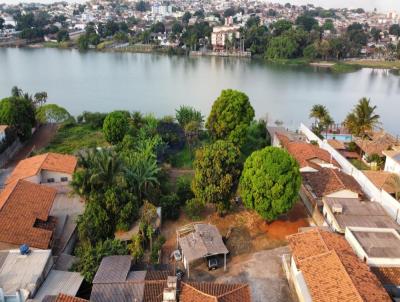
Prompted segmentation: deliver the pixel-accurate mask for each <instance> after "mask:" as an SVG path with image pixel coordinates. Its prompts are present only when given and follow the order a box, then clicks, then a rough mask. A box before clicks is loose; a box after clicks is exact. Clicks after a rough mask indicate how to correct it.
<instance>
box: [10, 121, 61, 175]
mask: <svg viewBox="0 0 400 302" xmlns="http://www.w3.org/2000/svg"><path fill="white" fill-rule="evenodd" d="M57 128H58V126H57V125H56V124H46V125H43V126H41V127H40V128H39V129H38V130H37V131H36V132H35V133H34V134H33V136H32V137H31V139H30V140H29V141H28V142H26V144H25V145H24V146H23V147H22V148H21V150H19V151H18V152H17V154H15V155H14V156H13V158H11V159H10V160H9V161H8V163H7V164H6V165H5V168H12V167H14V166H15V165H16V164H17V163H18V162H19V161H21V160H23V159H25V158H27V157H28V156H29V154H30V153H31V152H32V151H36V150H40V149H42V148H44V147H46V146H47V145H48V144H49V143H50V142H51V140H52V139H53V137H54V136H55V135H56V133H57Z"/></svg>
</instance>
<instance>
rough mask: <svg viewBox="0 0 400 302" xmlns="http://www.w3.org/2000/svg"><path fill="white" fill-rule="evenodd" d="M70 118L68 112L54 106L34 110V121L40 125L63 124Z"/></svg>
mask: <svg viewBox="0 0 400 302" xmlns="http://www.w3.org/2000/svg"><path fill="white" fill-rule="evenodd" d="M70 118H71V115H70V114H69V112H68V111H67V110H66V109H65V108H63V107H60V106H58V105H56V104H47V105H44V106H41V107H39V108H38V109H37V110H36V119H37V120H38V122H40V123H43V124H44V123H63V122H65V121H67V120H68V119H70Z"/></svg>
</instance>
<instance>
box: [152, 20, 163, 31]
mask: <svg viewBox="0 0 400 302" xmlns="http://www.w3.org/2000/svg"><path fill="white" fill-rule="evenodd" d="M150 31H151V32H153V33H163V32H165V25H164V23H162V22H157V23H154V24H153V25H152V26H151V28H150Z"/></svg>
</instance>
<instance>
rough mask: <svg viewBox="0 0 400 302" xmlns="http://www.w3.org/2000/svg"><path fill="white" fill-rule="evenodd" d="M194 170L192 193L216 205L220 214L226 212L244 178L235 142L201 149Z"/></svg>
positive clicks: (197, 154)
mask: <svg viewBox="0 0 400 302" xmlns="http://www.w3.org/2000/svg"><path fill="white" fill-rule="evenodd" d="M194 167H195V176H194V179H193V182H192V190H193V193H194V194H195V196H196V198H197V199H199V200H201V201H203V202H205V203H214V204H216V205H217V211H218V212H219V213H221V214H222V213H224V212H225V211H226V210H228V209H229V204H230V199H231V197H232V194H233V193H234V191H235V189H236V185H237V182H238V178H239V175H240V151H239V149H238V148H237V147H236V146H235V145H234V144H233V143H231V142H228V141H223V140H219V141H216V142H214V143H212V144H210V145H206V146H205V147H203V148H200V149H199V150H197V152H196V160H195V162H194Z"/></svg>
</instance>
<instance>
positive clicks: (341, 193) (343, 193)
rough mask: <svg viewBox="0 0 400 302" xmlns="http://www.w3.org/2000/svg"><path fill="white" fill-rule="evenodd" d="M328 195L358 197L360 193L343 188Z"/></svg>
mask: <svg viewBox="0 0 400 302" xmlns="http://www.w3.org/2000/svg"><path fill="white" fill-rule="evenodd" d="M326 197H334V198H358V193H355V192H353V191H350V190H341V191H337V192H334V193H332V194H328V195H326Z"/></svg>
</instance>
